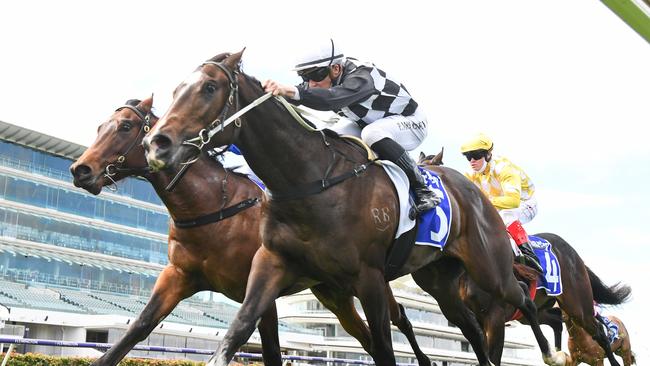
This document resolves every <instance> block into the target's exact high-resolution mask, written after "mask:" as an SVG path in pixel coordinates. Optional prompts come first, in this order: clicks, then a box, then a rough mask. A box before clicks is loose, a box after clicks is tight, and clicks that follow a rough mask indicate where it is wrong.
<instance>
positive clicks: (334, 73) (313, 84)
mask: <svg viewBox="0 0 650 366" xmlns="http://www.w3.org/2000/svg"><path fill="white" fill-rule="evenodd" d="M329 69H330V72H329V74H328V75H327V76H326V77H325V79H323V80H321V81H314V80H309V87H310V88H323V89H329V88H331V87H332V80H336V78H338V77H339V75H341V72H342V71H343V68H342V67H341V65H332V66H330V68H329Z"/></svg>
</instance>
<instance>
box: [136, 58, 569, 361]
mask: <svg viewBox="0 0 650 366" xmlns="http://www.w3.org/2000/svg"><path fill="white" fill-rule="evenodd" d="M242 53H243V51H242V52H239V53H235V54H232V55H226V56H225V57H224V56H223V55H219V56H216V57H214V58H213V59H211V60H209V61H207V62H205V63H203V64H202V65H201V66H199V67H198V68H197V69H196V71H195V72H194V73H193V74H192V75H191V76H190V77H189V78H188V79H186V80H185V81H184V82H182V83H181V84H180V85H179V86H178V87H177V88H176V90H175V92H174V100H173V102H172V104H171V106H170V108H169V109H168V110H167V112H166V113H165V114H164V115H163V116H162V117H161V120H160V121H159V122H158V123H157V124H156V126H154V128H153V130H152V131H151V133H150V134H149V135H147V137H145V139H144V142H143V143H144V146H145V150H146V151H147V161H148V162H149V166H150V167H151V168H152V169H153V170H160V169H168V168H170V167H172V168H177V167H179V166H181V165H182V164H184V163H189V162H191V161H192V160H193V159H194V158H195V156H196V154H197V149H198V150H199V151H200V150H201V149H202V148H203V147H204V146H205V145H206V144H208V143H214V144H215V145H226V144H229V143H236V144H237V146H238V147H239V148H240V150H241V151H242V153H243V155H244V157H245V158H246V160H247V161H248V163H249V164H250V166H251V168H252V169H253V171H254V172H255V173H256V174H257V175H258V176H259V177H260V178H261V179H262V180H263V181H264V182H265V184H266V188H267V198H266V199H265V200H264V201H263V202H262V211H263V213H262V215H263V216H262V223H261V231H262V244H263V245H262V247H260V249H259V250H258V252H257V253H256V254H255V257H254V258H253V265H252V268H251V274H250V276H249V279H248V285H247V289H246V297H245V299H244V303H243V304H242V307H241V308H240V310H239V312H238V313H237V315H236V317H235V320H234V321H233V322H232V323H231V326H230V328H229V330H228V332H227V334H226V336H225V337H224V341H223V342H222V343H221V344H220V346H219V349H218V350H217V351H216V352H215V354H214V355H213V357H212V358H211V359H210V361H209V362H208V365H221V366H225V365H227V363H228V361H229V360H231V359H232V357H233V355H234V353H235V351H236V350H237V348H238V347H240V346H241V345H243V344H244V343H245V342H246V340H247V339H248V337H250V335H251V334H252V332H253V330H254V326H255V322H256V321H257V319H258V318H259V317H260V315H261V314H262V313H263V312H264V311H265V309H266V308H267V307H268V306H269V305H270V304H271V303H272V302H273V301H274V300H275V299H276V298H277V297H278V296H282V295H284V294H287V293H291V292H292V291H294V290H295V289H296V288H301V287H304V286H313V285H314V284H318V283H326V284H328V285H330V286H331V287H332V288H336V289H337V291H342V292H345V293H349V294H351V295H354V296H356V297H358V298H359V300H360V302H361V304H362V307H363V310H364V313H365V314H366V317H367V320H368V325H369V327H370V330H371V335H372V352H370V354H371V356H372V357H373V358H374V360H375V363H376V364H377V365H395V357H394V354H393V351H392V344H391V339H390V328H389V311H388V306H387V304H388V302H387V297H386V293H385V281H386V279H385V277H384V265H385V263H386V257H387V253H388V250H389V248H390V247H391V245H392V244H393V242H394V239H395V233H396V230H397V223H398V219H399V218H398V215H399V206H398V205H399V202H398V198H397V192H396V190H395V188H394V187H393V185H392V183H391V182H390V180H389V179H388V177H387V174H386V173H385V172H384V170H383V169H382V168H381V167H380V166H378V165H377V164H373V163H369V162H368V161H367V160H366V158H367V156H366V154H365V152H364V153H363V154H362V153H361V152H360V151H359V149H357V148H356V147H355V146H351V145H350V144H348V143H346V142H344V141H343V140H341V139H339V138H338V137H337V136H334V135H332V134H328V133H326V132H324V131H311V130H308V129H306V128H304V127H302V126H301V125H300V124H298V123H296V121H295V120H294V118H293V117H292V115H291V114H290V113H289V111H288V109H286V108H285V107H284V106H283V105H281V104H280V103H279V101H277V100H271V101H269V102H265V103H262V101H263V99H260V98H261V97H263V96H264V91H263V90H262V87H261V84H260V83H259V81H257V80H256V79H254V78H252V77H250V76H248V75H246V74H244V73H243V72H242V71H241V70H240V67H239V63H240V60H241V56H242ZM266 97H268V95H266ZM240 101H241V102H242V103H241V104H242V105H246V106H247V107H245V108H244V109H242V110H240V111H239V112H237V114H236V115H234V116H229V112H232V111H237V110H238V109H239V104H240ZM253 107H254V108H253ZM244 112H247V114H245V115H242V113H244ZM194 136H198V137H196V138H193V137H194ZM434 170H435V171H436V173H437V174H438V175H439V176H440V178H441V180H442V181H443V183H444V184H445V186H446V188H447V190H448V194H449V196H450V201H451V205H452V212H453V214H452V217H451V218H450V219H451V220H452V225H451V228H450V232H449V240H448V243H447V246H446V247H445V250H444V251H440V250H437V249H434V248H431V247H423V246H416V247H415V248H413V250H412V252H411V255H410V256H409V257H408V260H407V261H406V263H405V264H404V265H403V266H402V268H401V270H400V271H399V272H398V273H397V276H399V275H404V274H407V273H412V274H413V278H414V280H415V281H416V283H418V285H419V286H420V287H421V288H422V289H423V290H425V291H427V292H429V293H432V294H433V293H435V291H436V288H435V285H436V284H437V282H436V280H435V279H434V278H433V276H434V275H435V272H436V263H435V262H436V261H438V260H441V259H448V260H450V261H452V262H453V261H458V262H459V263H462V264H463V265H464V266H465V268H466V270H467V273H468V274H469V276H470V277H471V278H472V280H473V281H475V282H476V283H477V284H478V285H479V286H480V287H481V288H482V289H484V290H485V291H487V292H488V293H490V294H491V295H492V296H494V297H495V298H497V299H498V300H497V301H499V302H507V303H510V304H512V305H513V306H514V307H515V308H517V309H519V310H520V311H521V312H522V313H523V314H524V316H525V317H526V318H527V319H528V320H529V321H530V323H531V327H532V329H533V333H534V335H535V337H536V340H537V342H538V344H539V346H540V349H541V351H542V355H543V357H544V361H545V362H546V363H549V364H563V360H561V359H559V358H558V357H560V356H563V354H558V353H552V352H551V350H550V347H549V345H548V341H547V340H546V338H545V337H544V335H543V333H542V332H541V330H540V328H539V324H538V321H537V317H536V308H535V305H534V303H533V302H532V300H531V299H530V297H529V296H528V294H527V293H526V292H525V291H524V289H522V288H521V287H520V285H519V283H518V282H517V280H516V278H515V277H514V275H513V273H512V263H513V255H512V252H511V249H510V244H509V241H508V237H507V234H506V231H505V226H504V224H503V222H502V221H501V218H500V217H499V215H498V213H497V211H496V209H495V208H494V207H493V206H492V205H491V204H490V202H489V201H488V200H487V199H486V198H485V197H484V195H483V194H481V192H480V191H479V190H478V188H476V187H475V186H474V185H473V184H472V183H471V182H469V181H468V180H467V179H466V178H465V177H464V176H463V175H462V174H460V173H458V172H456V171H454V170H452V169H448V168H445V167H436V168H435V169H434ZM379 213H380V214H379ZM434 296H435V295H434ZM438 300H439V301H440V299H438ZM468 340H470V342H473V340H471V339H468ZM474 341H475V342H478V344H479V346H480V345H481V342H484V339H480V340H474ZM477 357H479V363H480V364H481V365H488V364H489V360H488V358H487V357H484V356H483V355H477Z"/></svg>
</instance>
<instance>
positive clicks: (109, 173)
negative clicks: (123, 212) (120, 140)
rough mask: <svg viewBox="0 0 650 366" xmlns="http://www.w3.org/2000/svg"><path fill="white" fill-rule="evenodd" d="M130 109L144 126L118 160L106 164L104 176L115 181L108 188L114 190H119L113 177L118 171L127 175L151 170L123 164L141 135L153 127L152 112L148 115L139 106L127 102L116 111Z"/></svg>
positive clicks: (140, 173) (141, 173)
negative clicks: (126, 166)
mask: <svg viewBox="0 0 650 366" xmlns="http://www.w3.org/2000/svg"><path fill="white" fill-rule="evenodd" d="M125 108H126V109H130V110H131V111H132V112H133V113H135V114H136V115H137V116H138V118H140V120H142V128H140V130H139V131H138V134H137V135H136V136H135V139H134V140H133V142H131V145H129V147H128V148H126V150H125V151H124V152H123V153H122V154H120V155H119V156H118V157H117V160H116V161H115V163H110V164H108V165H107V166H106V169H105V172H104V177H106V178H107V179H109V180H110V181H111V182H113V183H112V184H111V185H109V186H107V188H108V189H109V190H111V191H113V192H115V191H117V182H116V181H115V180H114V179H113V176H115V175H116V174H117V173H124V174H127V175H144V174H146V173H148V172H150V169H149V167H148V166H146V167H141V168H124V167H122V165H123V164H124V163H125V162H126V156H127V155H128V154H129V152H131V149H133V147H135V145H136V144H137V143H138V141H140V138H139V137H140V135H144V134H146V133H147V132H149V130H150V129H151V112H149V113H147V114H146V115H145V114H144V113H142V111H140V110H139V109H138V108H136V107H134V106H131V105H128V104H125V105H123V106H121V107H119V108H117V109H116V110H115V112H119V111H121V110H122V109H125Z"/></svg>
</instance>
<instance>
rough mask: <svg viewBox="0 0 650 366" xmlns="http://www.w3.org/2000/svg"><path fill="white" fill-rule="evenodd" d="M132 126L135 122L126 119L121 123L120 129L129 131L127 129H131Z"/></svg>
mask: <svg viewBox="0 0 650 366" xmlns="http://www.w3.org/2000/svg"><path fill="white" fill-rule="evenodd" d="M131 128H133V124H132V123H131V122H129V121H124V122H122V123H120V127H119V130H120V131H124V132H127V131H130V130H131Z"/></svg>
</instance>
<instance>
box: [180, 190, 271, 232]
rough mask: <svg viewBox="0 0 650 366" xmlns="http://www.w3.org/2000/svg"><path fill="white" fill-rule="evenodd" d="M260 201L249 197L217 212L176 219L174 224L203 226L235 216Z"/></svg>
mask: <svg viewBox="0 0 650 366" xmlns="http://www.w3.org/2000/svg"><path fill="white" fill-rule="evenodd" d="M259 201H260V199H259V198H257V197H256V198H249V199H246V200H244V201H241V202H239V203H238V204H236V205H234V206H230V207H226V208H224V209H223V210H219V211H217V212H213V213H211V214H207V215H204V216H201V217H197V218H195V219H191V220H182V221H178V220H174V225H175V226H176V227H177V228H179V229H190V228H194V227H198V226H203V225H207V224H212V223H215V222H219V221H221V220H223V219H227V218H229V217H231V216H234V215H236V214H238V213H240V212H241V211H244V210H245V209H247V208H250V207H253V206H255V205H256V204H257V203H258V202H259Z"/></svg>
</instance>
